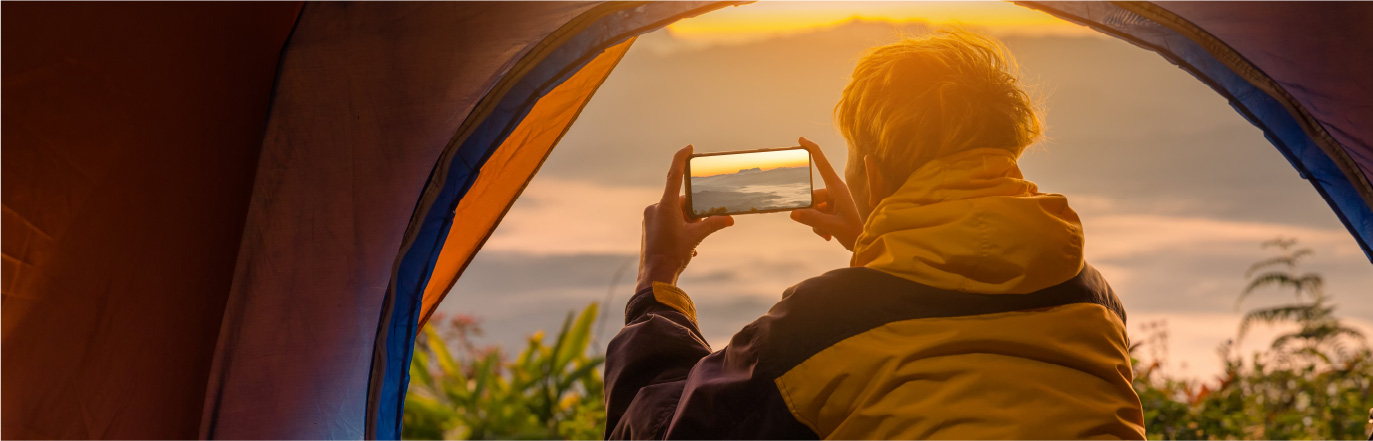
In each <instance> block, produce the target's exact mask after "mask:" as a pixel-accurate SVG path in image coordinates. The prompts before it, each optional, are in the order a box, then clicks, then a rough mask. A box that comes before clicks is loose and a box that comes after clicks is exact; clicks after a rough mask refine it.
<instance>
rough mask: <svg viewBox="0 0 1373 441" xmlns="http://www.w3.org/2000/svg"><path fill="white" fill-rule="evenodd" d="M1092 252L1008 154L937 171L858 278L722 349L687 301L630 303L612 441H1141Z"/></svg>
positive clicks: (616, 362) (926, 174)
mask: <svg viewBox="0 0 1373 441" xmlns="http://www.w3.org/2000/svg"><path fill="white" fill-rule="evenodd" d="M1082 246H1083V238H1082V229H1081V224H1080V222H1079V220H1078V217H1077V215H1076V214H1075V213H1074V212H1073V211H1072V209H1070V208H1069V207H1068V204H1067V201H1066V200H1065V199H1064V198H1063V196H1060V195H1055V194H1042V193H1039V192H1038V191H1037V189H1036V187H1035V185H1034V184H1033V183H1031V182H1029V181H1026V180H1024V179H1023V177H1022V176H1021V174H1020V171H1019V168H1018V167H1017V166H1016V163H1015V158H1014V156H1012V155H1011V154H1010V153H1008V152H1004V151H1002V150H998V149H979V150H974V151H969V152H964V153H961V154H958V155H953V156H949V157H946V158H943V159H940V160H936V161H932V162H931V163H929V164H928V165H926V166H925V167H922V168H921V169H920V170H918V171H916V173H914V174H913V175H912V176H911V177H910V179H909V180H907V181H906V182H905V183H904V185H902V186H901V187H900V189H898V190H897V191H896V192H895V194H893V195H892V196H890V197H888V198H885V199H883V201H882V202H881V203H880V204H878V206H877V207H875V209H874V211H873V213H872V215H871V216H869V218H868V221H867V224H866V225H865V226H864V233H863V234H862V235H861V236H860V237H859V238H858V240H857V243H856V244H855V247H854V255H853V262H852V263H853V266H852V267H851V268H844V269H839V270H834V271H831V272H829V273H826V274H824V275H821V276H819V277H815V278H812V279H809V280H806V281H804V282H802V283H800V284H797V285H796V286H793V287H792V288H790V289H788V290H787V291H786V292H785V293H784V294H783V300H782V301H781V302H778V303H777V304H776V305H774V306H773V308H772V309H771V310H770V311H769V312H768V314H767V315H765V316H763V317H761V318H759V319H758V320H757V321H755V322H753V323H751V324H749V325H748V326H746V327H745V328H744V329H743V330H741V331H740V332H739V333H738V334H736V335H735V336H734V338H733V339H732V340H731V342H730V344H729V345H728V346H727V347H726V348H724V349H723V350H721V351H717V352H714V353H712V352H711V351H710V348H709V347H708V346H706V344H705V341H704V339H703V338H702V337H701V334H700V330H699V328H698V327H697V325H696V321H695V310H694V306H693V305H692V303H691V300H690V298H688V297H687V296H686V294H685V293H683V292H681V291H680V290H678V289H676V288H675V287H672V286H669V285H664V284H657V285H655V286H654V287H653V289H651V290H645V291H643V292H640V293H636V294H635V296H634V297H633V298H631V300H630V303H629V305H628V306H627V308H626V326H625V328H624V329H623V330H621V332H620V333H619V335H617V336H616V337H615V339H614V340H612V342H611V346H610V349H609V351H608V353H607V356H606V357H607V359H606V397H607V411H608V421H607V437H608V438H787V439H801V438H825V439H917V438H942V439H951V438H953V439H1006V438H1014V439H1027V438H1030V439H1069V438H1072V439H1076V438H1115V439H1142V438H1143V437H1144V429H1143V415H1142V412H1141V408H1140V403H1139V398H1138V397H1137V396H1136V395H1135V392H1134V390H1133V389H1132V388H1131V381H1132V375H1133V374H1132V372H1131V367H1130V359H1129V353H1128V341H1127V339H1126V334H1125V312H1124V310H1123V308H1122V307H1121V305H1120V303H1119V300H1118V299H1116V297H1115V294H1114V293H1113V292H1112V291H1111V289H1110V286H1109V285H1108V284H1107V283H1106V281H1105V280H1104V279H1103V278H1102V277H1101V276H1100V274H1099V273H1097V272H1096V271H1095V270H1094V269H1092V267H1091V266H1090V265H1086V264H1085V263H1084V262H1083V258H1082Z"/></svg>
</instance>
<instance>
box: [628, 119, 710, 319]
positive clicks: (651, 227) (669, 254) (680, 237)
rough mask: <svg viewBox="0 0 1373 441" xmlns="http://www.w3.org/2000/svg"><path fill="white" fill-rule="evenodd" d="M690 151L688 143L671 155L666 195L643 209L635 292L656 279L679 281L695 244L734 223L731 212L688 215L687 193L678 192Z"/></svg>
mask: <svg viewBox="0 0 1373 441" xmlns="http://www.w3.org/2000/svg"><path fill="white" fill-rule="evenodd" d="M691 151H692V146H690V145H688V146H686V147H685V148H682V149H681V150H678V151H677V154H676V155H674V156H673V157H672V167H671V168H669V169H668V172H667V187H666V188H664V189H663V198H662V199H661V200H659V201H658V203H656V204H653V205H649V206H648V208H645V209H644V236H643V249H642V250H641V252H640V254H639V283H638V286H636V287H635V289H634V291H635V292H638V291H641V290H643V289H645V288H649V287H652V286H653V282H663V283H667V284H672V285H675V284H677V276H679V275H681V274H682V270H685V269H686V266H687V263H688V262H690V261H691V258H692V256H695V255H696V246H697V245H700V244H701V241H702V240H705V238H706V236H709V235H710V233H714V232H716V231H720V230H722V229H724V228H725V227H728V226H730V225H734V218H732V217H729V216H710V217H707V218H705V219H691V218H688V217H687V216H686V209H685V208H684V207H683V205H685V204H686V196H682V195H680V194H679V193H681V191H682V174H683V173H684V171H685V170H686V161H687V158H688V157H689V156H690V155H691Z"/></svg>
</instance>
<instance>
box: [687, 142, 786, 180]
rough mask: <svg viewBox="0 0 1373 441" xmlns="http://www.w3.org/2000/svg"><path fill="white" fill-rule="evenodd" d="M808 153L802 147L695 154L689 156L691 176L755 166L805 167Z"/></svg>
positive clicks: (766, 169)
mask: <svg viewBox="0 0 1373 441" xmlns="http://www.w3.org/2000/svg"><path fill="white" fill-rule="evenodd" d="M809 165H810V154H809V153H806V151H805V150H804V149H790V150H776V151H770V152H754V153H742V154H737V155H713V156H697V157H694V158H691V177H693V178H703V177H707V176H715V175H721V174H729V173H736V172H739V171H741V170H745V169H752V168H757V169H758V171H768V170H772V169H775V168H781V167H806V166H809Z"/></svg>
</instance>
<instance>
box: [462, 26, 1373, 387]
mask: <svg viewBox="0 0 1373 441" xmlns="http://www.w3.org/2000/svg"><path fill="white" fill-rule="evenodd" d="M649 37H651V36H649ZM892 37H893V36H891V35H889V36H886V37H883V36H876V35H875V34H873V33H870V32H869V33H855V34H853V35H845V34H843V32H842V31H834V30H831V31H826V32H815V33H806V34H798V35H794V36H791V37H787V38H779V39H771V40H766V41H756V42H751V43H746V44H738V45H730V46H712V47H709V48H692V49H683V50H676V51H670V53H669V52H655V51H652V50H640V49H641V48H637V46H636V49H634V50H631V51H630V52H629V53H628V54H627V55H626V56H625V58H624V60H623V61H622V62H621V63H620V66H619V68H617V69H616V71H615V72H614V73H612V74H611V76H610V77H609V78H608V80H607V81H606V83H605V84H604V85H603V86H602V87H601V89H600V91H599V92H598V93H597V94H596V96H595V97H594V98H593V99H592V100H591V102H590V104H589V105H588V106H587V107H586V109H585V110H584V111H583V112H582V114H581V116H580V118H579V120H578V121H577V123H576V124H574V125H573V126H572V127H571V129H570V130H569V132H568V133H567V135H566V136H565V137H564V138H563V139H562V141H561V142H560V144H559V145H558V147H557V148H556V149H554V151H553V152H552V154H551V155H550V157H549V158H548V160H547V162H546V163H545V164H544V166H543V168H542V170H541V171H540V173H539V175H538V176H536V177H535V178H534V180H533V181H532V182H531V183H530V185H529V187H528V188H527V189H526V190H525V192H524V195H523V196H522V197H521V198H520V199H519V200H518V201H516V203H515V204H514V206H513V207H512V209H511V210H510V212H509V214H508V215H507V216H506V217H505V219H504V220H503V221H502V223H501V224H500V226H499V227H498V228H497V229H496V231H495V232H494V234H493V235H492V237H491V239H490V240H489V241H488V242H487V243H486V245H485V246H484V248H483V250H482V251H481V252H480V253H478V254H477V256H476V258H475V260H474V261H473V263H472V266H471V267H470V268H469V269H468V271H467V273H466V274H464V276H463V277H462V278H461V279H460V280H459V281H458V283H457V285H456V286H455V288H454V291H453V293H452V294H450V295H449V297H448V299H447V300H445V302H444V304H443V305H442V306H441V309H444V310H449V311H464V312H468V313H472V314H475V315H478V316H480V317H484V318H486V319H487V327H488V331H489V334H490V335H491V336H492V338H493V339H496V340H500V341H504V342H510V343H511V344H515V345H520V344H522V342H523V338H524V336H525V335H528V334H529V333H532V332H533V331H534V330H536V329H546V330H550V331H552V330H555V329H556V327H557V326H558V325H559V324H560V323H561V321H562V318H563V316H564V315H565V314H566V313H567V311H569V310H572V309H577V308H580V307H582V306H585V305H586V304H587V303H589V302H592V301H603V300H604V299H606V298H607V293H608V292H609V294H610V296H609V297H610V298H611V303H610V305H609V307H608V308H607V311H608V312H607V317H609V319H608V321H607V322H606V329H607V331H606V332H607V333H613V331H614V330H615V329H618V327H619V326H618V321H619V319H620V316H619V314H621V313H622V308H623V306H624V300H625V298H627V297H628V296H629V295H630V292H629V291H630V290H631V289H632V283H633V282H632V280H629V279H632V277H633V276H634V270H635V269H636V267H635V265H636V264H637V260H636V257H637V255H638V251H639V247H640V240H641V238H640V234H641V232H640V228H641V225H640V223H641V220H642V214H643V209H644V207H645V206H647V205H649V204H651V203H653V202H655V201H657V200H658V199H659V197H660V196H661V191H662V186H663V176H664V174H665V171H666V168H667V165H668V164H667V162H668V160H669V158H671V155H672V153H673V152H674V151H676V150H677V149H678V148H680V147H682V146H684V145H686V144H695V145H696V147H697V150H698V151H702V152H704V151H722V150H739V149H752V148H759V147H776V146H785V145H793V143H794V141H795V139H796V137H797V136H801V135H804V136H807V137H809V138H811V139H813V140H816V141H817V142H818V143H820V145H822V146H823V147H824V148H825V152H826V154H827V156H828V157H829V158H830V159H831V161H832V162H834V163H835V165H836V166H837V167H840V168H842V167H843V165H844V162H845V157H846V153H847V151H846V147H845V144H844V141H843V139H842V138H841V137H840V136H839V134H838V132H837V131H836V130H835V129H834V126H833V123H832V122H831V111H832V109H833V105H834V103H835V102H836V101H837V100H838V98H839V94H840V91H842V89H843V86H844V84H845V82H846V81H847V79H848V75H849V72H850V70H851V69H852V68H853V64H854V62H855V61H856V59H857V56H858V54H859V53H860V52H861V51H862V50H863V49H864V48H866V47H868V46H870V45H872V44H873V43H878V42H882V41H890V39H891V38H892ZM645 38H648V37H645ZM884 38H885V39H886V40H883V39H884ZM879 40H880V41H879ZM1006 42H1007V45H1008V46H1010V47H1011V49H1012V51H1014V53H1015V54H1016V55H1017V57H1018V58H1019V60H1020V62H1021V66H1022V68H1023V70H1024V72H1025V80H1026V81H1028V82H1030V83H1034V84H1039V85H1041V86H1042V87H1041V88H1040V90H1041V92H1042V93H1041V95H1042V96H1043V98H1044V101H1045V105H1046V108H1047V109H1048V113H1047V114H1046V115H1047V118H1048V122H1049V129H1048V140H1047V141H1045V142H1043V143H1041V144H1039V145H1037V146H1035V147H1033V148H1032V150H1031V151H1030V152H1028V153H1027V154H1026V155H1025V156H1024V157H1023V158H1022V160H1021V166H1022V169H1023V170H1024V172H1025V175H1026V176H1027V177H1028V178H1029V179H1031V180H1033V181H1035V182H1037V183H1038V184H1039V185H1040V188H1041V190H1042V191H1046V192H1057V193H1063V194H1066V195H1067V196H1068V199H1069V201H1070V204H1071V205H1072V206H1073V207H1074V208H1075V209H1076V210H1077V211H1078V212H1079V214H1080V215H1081V216H1082V219H1083V224H1084V228H1085V231H1086V235H1087V241H1086V253H1087V258H1088V260H1089V261H1090V262H1091V263H1092V264H1093V265H1094V266H1096V267H1097V268H1098V269H1100V270H1101V271H1102V272H1103V273H1104V274H1105V275H1106V276H1107V278H1108V280H1109V281H1110V283H1111V284H1112V286H1113V287H1114V288H1115V289H1116V291H1117V292H1118V293H1119V294H1120V296H1121V298H1122V300H1123V301H1124V302H1125V305H1126V308H1127V310H1128V311H1129V312H1130V316H1131V323H1132V330H1133V329H1134V327H1133V326H1134V324H1138V323H1142V321H1144V320H1149V319H1151V318H1167V319H1168V320H1169V323H1170V326H1172V336H1173V342H1172V345H1173V348H1174V351H1175V353H1174V359H1175V360H1183V359H1186V360H1192V359H1195V360H1198V361H1197V362H1195V363H1191V364H1190V366H1192V369H1194V370H1195V372H1203V371H1206V369H1211V368H1210V367H1206V366H1212V365H1206V364H1205V360H1206V359H1214V356H1213V355H1212V353H1213V349H1214V347H1215V345H1216V344H1219V343H1220V342H1221V341H1223V339H1224V338H1227V337H1228V336H1231V335H1233V331H1234V324H1235V323H1236V322H1237V321H1238V317H1239V312H1238V311H1237V310H1236V308H1235V304H1234V301H1235V298H1236V296H1237V295H1238V293H1239V292H1240V290H1242V289H1243V287H1244V283H1245V280H1244V277H1243V275H1244V270H1245V269H1246V268H1247V267H1248V266H1249V265H1250V263H1252V262H1254V261H1256V260H1258V259H1260V258H1262V257H1265V256H1268V255H1270V254H1266V253H1267V252H1269V251H1271V250H1261V249H1259V248H1258V243H1259V242H1261V241H1263V240H1267V239H1271V238H1273V237H1275V236H1279V235H1282V236H1292V237H1298V238H1300V240H1301V244H1302V245H1304V246H1310V247H1312V248H1314V249H1315V250H1316V254H1315V255H1314V256H1312V257H1311V258H1310V259H1308V260H1307V261H1306V262H1305V265H1304V268H1305V269H1306V270H1310V271H1319V272H1321V273H1322V274H1325V276H1326V277H1327V283H1328V291H1329V292H1330V293H1331V294H1332V295H1333V296H1334V299H1335V302H1336V303H1337V304H1339V307H1340V309H1339V310H1338V311H1337V313H1338V314H1340V315H1341V316H1343V317H1350V318H1351V319H1358V320H1364V322H1366V321H1367V320H1368V318H1370V317H1373V297H1370V296H1369V289H1368V287H1369V286H1373V266H1370V265H1369V262H1368V260H1367V258H1366V257H1365V256H1364V255H1363V254H1362V252H1361V251H1359V249H1358V248H1357V246H1356V245H1355V243H1354V241H1353V239H1352V237H1351V236H1350V235H1349V233H1348V232H1347V231H1345V230H1344V227H1343V226H1342V225H1341V224H1340V223H1339V221H1338V219H1336V218H1335V216H1334V214H1333V213H1332V211H1331V210H1330V208H1329V206H1327V205H1326V204H1325V202H1324V201H1323V200H1322V199H1321V198H1320V196H1319V195H1318V194H1317V193H1316V192H1315V191H1314V190H1313V189H1312V187H1311V185H1310V184H1309V183H1307V182H1305V181H1303V180H1302V179H1301V178H1300V177H1299V176H1297V173H1296V172H1295V171H1293V170H1292V168H1291V166H1290V165H1289V164H1288V163H1287V161H1286V159H1284V158H1283V157H1282V156H1281V155H1280V154H1278V152H1277V151H1276V150H1275V149H1274V148H1273V147H1272V146H1271V145H1270V144H1269V143H1268V141H1267V140H1266V139H1264V138H1263V135H1262V133H1261V132H1259V131H1258V130H1257V129H1255V128H1254V127H1253V126H1251V125H1249V124H1248V123H1247V122H1245V121H1244V120H1243V118H1241V117H1240V116H1239V115H1237V114H1236V113H1235V112H1234V110H1233V109H1231V108H1230V107H1229V106H1228V104H1227V103H1226V102H1225V100H1224V99H1223V98H1221V97H1219V96H1218V95H1216V94H1215V93H1214V92H1212V91H1211V90H1210V89H1208V88H1207V87H1206V86H1205V85H1203V84H1201V83H1200V82H1198V81H1196V80H1195V78H1192V77H1191V76H1189V75H1188V74H1187V73H1186V72H1183V71H1182V70H1180V69H1178V68H1177V67H1175V66H1172V65H1170V64H1168V63H1167V62H1166V61H1164V60H1163V59H1161V58H1159V57H1158V56H1157V55H1155V54H1152V53H1149V52H1147V51H1144V50H1142V49H1139V48H1136V47H1134V46H1131V45H1129V44H1128V43H1125V42H1121V41H1117V40H1113V39H1101V38H1070V37H1037V38H1022V37H1015V38H1010V37H1008V38H1007V39H1006ZM736 221H737V224H736V225H735V226H734V227H731V228H728V229H726V230H724V231H721V232H719V233H717V234H716V235H713V236H712V237H710V238H709V239H707V240H706V242H705V243H704V244H702V245H701V246H700V247H699V248H698V250H699V251H700V256H699V257H698V258H696V259H695V260H694V261H693V262H692V263H691V265H690V267H689V268H688V269H687V271H686V273H685V274H684V275H683V277H682V279H681V281H680V285H681V286H682V287H683V289H685V290H686V291H687V292H688V293H689V294H690V295H692V297H693V298H694V299H695V301H696V303H697V308H698V311H699V312H700V317H701V324H702V327H703V330H704V332H705V333H706V335H707V337H708V339H709V340H710V342H711V343H712V345H714V346H715V347H716V348H717V349H718V348H719V347H720V346H721V345H723V343H724V342H726V341H728V338H729V336H730V335H732V334H733V333H734V332H736V331H737V330H738V329H739V328H740V327H742V326H743V325H744V324H746V323H748V322H749V321H752V320H753V318H756V317H758V316H759V315H761V314H763V313H765V312H766V310H767V308H768V307H769V306H770V305H771V304H772V303H773V302H775V301H776V300H777V299H779V298H780V295H781V293H782V291H783V290H784V289H786V288H787V287H788V286H791V285H792V284H795V283H797V282H799V281H801V280H804V279H806V278H808V277H813V276H815V275H819V274H821V273H823V272H825V271H827V270H830V269H833V268H838V267H843V266H846V265H847V264H848V258H849V253H848V252H846V251H845V250H844V249H843V248H842V247H840V246H839V245H838V244H837V243H835V242H825V241H823V240H821V239H819V238H817V237H816V236H815V235H814V234H812V233H811V232H810V230H809V229H808V228H805V227H803V226H801V225H799V224H796V223H794V222H792V221H791V220H789V219H788V218H787V217H786V214H764V215H741V216H738V217H736ZM625 262H631V263H629V265H630V267H631V268H630V269H629V270H626V271H627V274H626V275H623V276H622V278H623V279H624V280H621V281H620V282H619V283H617V284H614V285H613V286H612V283H611V280H612V279H613V277H614V274H615V272H616V271H617V270H619V268H621V267H623V266H624V265H625ZM1289 300H1290V294H1289V293H1283V292H1279V291H1276V290H1273V291H1263V292H1258V293H1256V294H1255V295H1254V297H1253V299H1252V300H1249V301H1246V303H1245V304H1244V305H1242V306H1243V307H1244V308H1246V309H1247V308H1254V307H1260V306H1265V305H1270V304H1276V303H1281V302H1285V301H1289ZM1227 317H1228V318H1227ZM1361 323H1362V322H1361ZM608 338H609V337H608V336H605V338H603V339H602V341H601V343H604V342H605V340H608ZM1257 339H1258V337H1257V336H1256V340H1257Z"/></svg>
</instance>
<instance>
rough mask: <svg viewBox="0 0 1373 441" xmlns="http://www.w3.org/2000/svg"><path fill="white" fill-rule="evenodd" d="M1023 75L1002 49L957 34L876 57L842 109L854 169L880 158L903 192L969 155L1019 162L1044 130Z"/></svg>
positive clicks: (890, 48)
mask: <svg viewBox="0 0 1373 441" xmlns="http://www.w3.org/2000/svg"><path fill="white" fill-rule="evenodd" d="M1018 70H1019V69H1018V66H1017V65H1016V62H1015V59H1014V58H1013V57H1012V56H1011V54H1010V52H1009V51H1008V50H1007V49H1006V47H1005V46H1004V45H1002V44H1001V42H999V41H997V40H996V39H993V38H991V37H986V36H983V35H979V34H975V33H972V32H968V31H965V30H961V29H957V28H951V29H945V30H941V31H939V32H936V33H934V34H931V35H928V36H924V37H920V38H902V40H901V41H899V42H896V43H892V44H888V45H885V46H878V47H875V48H872V49H870V50H869V51H868V52H867V54H865V55H864V56H863V57H862V58H861V59H860V60H859V61H858V65H857V66H856V67H854V69H853V79H852V80H851V81H850V82H849V84H848V86H846V87H845V88H844V95H843V97H842V98H840V99H839V104H837V105H835V107H834V117H835V121H836V123H837V125H838V126H839V130H840V132H842V133H843V135H844V138H846V139H847V140H848V142H849V149H850V152H851V154H850V155H849V158H850V159H849V160H850V162H852V161H854V160H857V161H858V162H857V164H855V165H857V166H859V167H861V166H862V159H861V158H862V157H863V155H873V157H874V158H875V159H877V162H878V163H879V164H882V165H881V168H882V170H881V172H882V173H883V174H884V176H885V177H887V179H888V180H889V181H892V182H894V187H899V186H900V185H901V183H902V182H904V181H905V180H906V177H908V176H909V175H910V174H911V173H912V172H914V171H915V170H916V169H918V168H920V167H921V166H923V165H925V163H927V162H929V161H930V160H933V159H936V158H939V157H942V156H946V155H950V154H954V153H958V152H962V151H965V150H969V149H974V148H980V147H992V148H1001V149H1006V150H1009V151H1011V152H1012V153H1014V154H1015V155H1016V156H1019V155H1020V154H1021V153H1022V152H1024V150H1025V148H1026V147H1028V146H1029V145H1030V144H1031V143H1033V142H1034V141H1035V140H1036V139H1037V138H1038V137H1039V136H1040V134H1041V132H1042V131H1043V122H1042V120H1041V119H1040V116H1039V113H1040V112H1039V110H1038V106H1037V104H1035V102H1034V101H1033V100H1032V99H1031V98H1030V95H1029V94H1027V93H1026V92H1025V90H1024V89H1023V88H1022V85H1021V84H1020V81H1019V80H1018V79H1017V78H1016V77H1017V76H1018V74H1019V72H1018ZM893 189H894V188H893Z"/></svg>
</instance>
